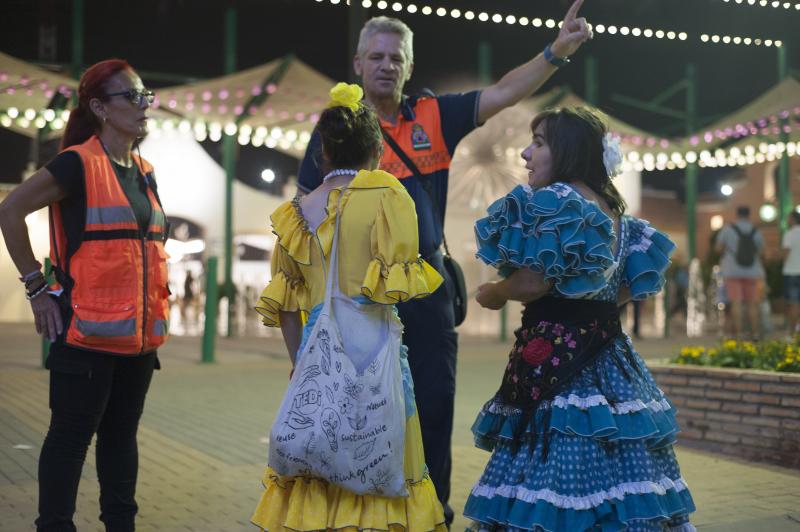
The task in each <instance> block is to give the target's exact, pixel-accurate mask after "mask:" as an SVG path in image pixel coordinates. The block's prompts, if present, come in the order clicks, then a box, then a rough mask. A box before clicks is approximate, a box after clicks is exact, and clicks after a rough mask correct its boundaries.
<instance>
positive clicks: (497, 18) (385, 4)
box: [316, 0, 783, 47]
mask: <svg viewBox="0 0 800 532" xmlns="http://www.w3.org/2000/svg"><path fill="white" fill-rule="evenodd" d="M326 1H328V2H330V3H331V4H333V5H339V4H341V5H347V6H349V5H350V4H351V3H353V2H360V3H361V6H362V7H364V8H365V9H369V8H371V7H376V8H377V9H380V10H387V11H392V12H395V13H401V12H404V11H405V12H407V13H410V14H417V13H419V14H422V15H426V16H434V15H435V16H438V17H450V18H453V19H461V18H463V19H465V20H468V21H477V22H484V23H489V22H493V23H495V24H503V23H505V24H508V25H511V26H515V25H520V26H533V27H534V28H541V27H545V28H550V29H553V28H556V27H560V26H561V22H560V21H557V20H555V19H552V18H540V17H527V16H517V15H510V14H509V15H503V14H501V13H492V14H490V13H488V12H486V11H479V12H476V11H472V10H462V9H458V8H445V7H437V8H434V7H431V6H429V5H422V6H421V7H420V6H418V5H417V4H413V3H403V2H398V1H393V0H389V1H387V0H379V1H377V2H374V1H373V0H316V2H317V3H324V2H326ZM592 29H593V30H594V32H595V33H597V34H604V33H607V34H609V35H615V36H620V37H631V38H633V37H636V38H646V39H666V40H678V41H685V40H687V39H689V34H688V33H687V32H685V31H674V30H665V29H653V28H649V27H644V28H640V27H638V26H624V25H623V26H617V25H613V24H596V25H594V26H592ZM699 40H700V41H701V42H703V43H711V44H720V43H721V44H732V45H737V44H740V45H745V46H749V45H753V46H765V47H770V46H775V47H780V46H782V45H783V42H782V41H781V40H779V39H763V38H759V37H741V36H730V35H722V36H720V35H708V34H703V35H701V36H699Z"/></svg>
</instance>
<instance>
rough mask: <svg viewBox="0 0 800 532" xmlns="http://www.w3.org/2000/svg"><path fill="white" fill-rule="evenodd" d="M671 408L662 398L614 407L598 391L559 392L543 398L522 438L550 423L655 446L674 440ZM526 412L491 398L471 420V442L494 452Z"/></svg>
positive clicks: (599, 437) (574, 432) (570, 430)
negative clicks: (588, 393)
mask: <svg viewBox="0 0 800 532" xmlns="http://www.w3.org/2000/svg"><path fill="white" fill-rule="evenodd" d="M548 411H549V412H548ZM675 412H676V411H675V407H674V406H673V405H672V403H670V402H669V400H668V399H667V398H665V397H662V398H661V399H660V400H656V399H654V400H650V401H647V402H645V401H642V400H640V399H635V400H632V401H625V402H622V403H617V404H615V405H613V406H612V405H610V404H609V402H608V399H606V398H605V397H604V396H602V395H593V396H588V397H578V396H574V395H570V396H569V397H564V396H559V397H556V399H554V400H553V401H545V402H544V403H542V405H541V406H540V408H539V409H538V410H537V411H536V415H535V416H533V418H532V419H530V420H529V421H528V425H527V426H526V427H525V432H524V434H525V435H524V436H523V437H524V438H526V439H531V438H532V437H533V435H534V434H536V435H537V436H541V435H542V434H543V433H544V431H545V430H546V428H547V427H549V430H551V431H558V432H560V433H562V434H566V435H569V436H581V437H585V438H592V439H594V440H597V441H598V442H606V441H616V440H644V442H645V445H646V446H647V448H648V449H658V448H661V447H665V446H667V445H671V444H673V443H674V442H675V436H676V434H677V433H678V431H679V428H678V423H677V421H676V420H675ZM548 414H549V416H550V419H549V424H548V423H547V422H546V421H547V420H546V417H547V415H548ZM524 417H525V416H524V414H523V413H522V412H521V411H520V410H519V409H517V408H511V407H506V406H503V405H502V404H501V403H499V402H498V401H497V400H495V399H493V400H491V401H489V402H488V403H487V404H486V405H485V406H484V408H483V409H482V410H481V412H480V414H478V417H477V419H476V420H475V423H473V425H472V434H473V436H474V438H475V445H476V446H477V447H479V448H481V449H484V450H487V451H492V450H493V449H494V448H495V446H496V445H497V443H498V442H499V441H501V440H505V441H512V440H515V439H516V437H515V434H518V433H519V431H518V430H517V429H518V427H519V426H520V423H523V422H524V421H523V420H524Z"/></svg>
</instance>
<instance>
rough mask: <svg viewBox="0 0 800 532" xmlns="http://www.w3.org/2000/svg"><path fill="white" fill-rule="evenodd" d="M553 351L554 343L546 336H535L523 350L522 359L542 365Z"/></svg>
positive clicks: (532, 364)
mask: <svg viewBox="0 0 800 532" xmlns="http://www.w3.org/2000/svg"><path fill="white" fill-rule="evenodd" d="M552 353H553V344H551V343H550V342H548V341H547V340H545V339H544V338H534V339H533V340H531V341H530V342H528V343H527V345H525V348H524V349H523V350H522V359H523V360H524V361H525V362H527V363H528V364H530V365H531V366H540V365H541V364H542V363H543V362H544V361H545V360H547V359H548V358H549V357H550V355H551V354H552Z"/></svg>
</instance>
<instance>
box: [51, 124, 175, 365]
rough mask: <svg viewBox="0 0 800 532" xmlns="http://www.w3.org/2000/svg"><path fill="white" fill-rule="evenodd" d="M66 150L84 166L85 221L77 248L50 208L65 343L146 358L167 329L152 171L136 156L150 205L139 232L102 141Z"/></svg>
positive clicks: (161, 218) (162, 236)
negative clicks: (145, 225)
mask: <svg viewBox="0 0 800 532" xmlns="http://www.w3.org/2000/svg"><path fill="white" fill-rule="evenodd" d="M67 150H70V151H74V152H75V153H77V154H78V155H79V156H80V158H81V161H82V162H83V169H84V172H83V173H84V181H85V183H86V219H85V226H84V230H83V233H82V238H81V240H80V242H78V243H74V242H70V243H68V242H67V241H66V236H65V232H64V226H63V223H62V219H61V212H60V207H59V205H58V204H53V205H51V210H50V214H51V216H50V242H51V246H50V260H51V261H52V263H53V267H54V271H55V274H56V279H57V280H58V282H59V284H60V287H58V288H63V290H64V292H63V294H62V297H63V298H64V302H65V303H66V305H68V308H67V309H66V322H65V325H66V331H65V333H64V336H63V340H64V343H65V344H67V345H70V346H73V347H78V348H81V349H90V350H93V351H105V352H111V353H118V354H122V355H137V354H140V353H148V352H151V351H153V350H155V349H156V348H157V347H158V346H160V345H161V344H163V343H164V341H165V340H166V338H167V331H168V329H169V322H168V317H169V303H168V301H167V296H168V295H169V290H168V288H167V281H168V279H167V253H166V251H164V241H165V240H166V231H167V220H166V216H165V215H164V211H163V209H162V208H161V204H160V201H159V199H158V196H157V194H156V193H155V188H154V183H153V179H154V177H153V167H152V165H150V163H148V162H147V161H145V160H144V159H140V158H138V157H136V156H134V157H133V158H134V161H135V162H136V164H137V165H138V166H139V170H140V171H141V172H142V175H143V176H145V180H146V181H147V183H148V186H147V196H148V198H149V199H150V205H151V206H152V209H151V215H150V223H149V227H148V228H147V232H146V233H144V232H142V230H141V228H140V226H139V224H138V222H137V221H136V216H135V215H134V212H133V208H132V207H131V204H130V202H129V200H128V198H127V196H126V195H125V191H124V190H123V188H122V186H121V185H120V183H119V180H118V178H117V175H116V173H115V172H114V168H113V167H112V166H111V161H110V160H109V158H108V156H107V155H106V153H105V151H104V150H103V146H102V145H101V143H100V140H99V139H98V138H97V137H96V136H93V137H92V138H90V139H89V140H87V141H86V142H84V143H83V144H81V145H78V146H71V147H70V148H68V149H67ZM68 246H69V247H68Z"/></svg>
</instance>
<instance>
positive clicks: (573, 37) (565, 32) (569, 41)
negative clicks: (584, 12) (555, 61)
mask: <svg viewBox="0 0 800 532" xmlns="http://www.w3.org/2000/svg"><path fill="white" fill-rule="evenodd" d="M582 5H583V0H575V3H573V4H572V7H570V8H569V11H567V14H566V15H565V16H564V20H563V21H562V22H561V30H560V31H559V32H558V37H556V40H555V41H553V44H552V45H551V46H550V50H551V51H552V52H553V54H554V55H555V56H556V57H569V56H571V55H572V54H574V53H575V52H577V51H578V48H580V47H581V44H583V43H584V42H586V41H588V40H589V39H591V38H592V30H591V28H590V27H589V23H588V22H586V19H585V18H583V17H578V11H579V10H580V8H581V6H582Z"/></svg>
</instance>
